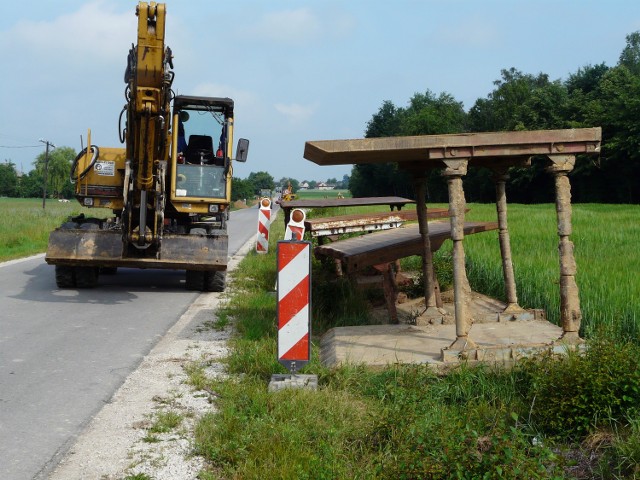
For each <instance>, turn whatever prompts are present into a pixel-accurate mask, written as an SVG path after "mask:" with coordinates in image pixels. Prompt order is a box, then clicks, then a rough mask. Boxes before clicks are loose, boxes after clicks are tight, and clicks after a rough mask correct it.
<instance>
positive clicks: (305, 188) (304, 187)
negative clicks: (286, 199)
mask: <svg viewBox="0 0 640 480" xmlns="http://www.w3.org/2000/svg"><path fill="white" fill-rule="evenodd" d="M308 189H309V183H307V182H302V183H301V184H300V186H299V187H298V190H308Z"/></svg>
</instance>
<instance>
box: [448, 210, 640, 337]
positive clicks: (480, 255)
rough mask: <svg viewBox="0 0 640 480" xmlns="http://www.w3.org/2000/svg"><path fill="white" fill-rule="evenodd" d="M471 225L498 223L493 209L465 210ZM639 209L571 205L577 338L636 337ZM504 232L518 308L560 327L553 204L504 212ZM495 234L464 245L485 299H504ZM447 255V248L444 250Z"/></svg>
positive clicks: (639, 299) (638, 332) (639, 305)
mask: <svg viewBox="0 0 640 480" xmlns="http://www.w3.org/2000/svg"><path fill="white" fill-rule="evenodd" d="M470 207H471V210H470V212H469V214H468V215H467V218H468V219H469V220H482V221H491V220H494V219H495V218H496V214H495V207H494V206H493V205H479V204H473V205H470ZM639 218H640V206H638V205H594V204H578V205H574V206H573V219H572V224H573V233H572V235H571V240H572V241H573V243H574V245H575V257H576V262H577V266H578V274H577V276H576V279H577V283H578V288H579V291H580V304H581V310H582V317H583V319H582V328H581V333H582V334H583V335H586V336H591V335H593V334H594V332H595V331H596V330H599V329H605V330H606V331H608V332H609V334H610V335H613V336H614V337H616V338H635V339H637V338H639V337H640V276H639V275H637V274H636V272H638V271H640V254H638V250H637V248H636V245H637V242H638V240H637V239H638V238H640V222H639V221H638V219H639ZM509 233H510V236H511V248H512V251H513V263H514V270H515V275H516V284H517V290H518V297H519V300H520V303H521V304H522V306H525V307H530V308H534V307H535V308H544V309H545V310H546V312H547V317H548V318H549V319H550V320H551V321H553V322H555V323H558V322H559V320H560V289H559V277H560V273H559V272H560V270H559V259H558V234H557V223H556V214H555V207H554V206H553V205H509ZM497 236H498V235H497V232H490V233H484V234H482V235H471V236H469V237H468V238H466V239H465V252H466V254H467V261H468V264H469V268H468V275H469V280H470V282H471V284H472V286H474V288H478V289H480V290H481V291H483V293H487V294H490V295H493V296H495V297H497V298H503V297H504V291H503V285H504V283H503V280H502V269H501V264H500V248H499V243H498V239H497ZM443 248H446V245H445V246H443Z"/></svg>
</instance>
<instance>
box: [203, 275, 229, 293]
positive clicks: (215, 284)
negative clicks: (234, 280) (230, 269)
mask: <svg viewBox="0 0 640 480" xmlns="http://www.w3.org/2000/svg"><path fill="white" fill-rule="evenodd" d="M226 283H227V272H221V271H217V270H216V271H213V272H205V276H204V287H205V290H206V291H207V292H224V288H225V287H226Z"/></svg>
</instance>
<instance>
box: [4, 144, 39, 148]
mask: <svg viewBox="0 0 640 480" xmlns="http://www.w3.org/2000/svg"><path fill="white" fill-rule="evenodd" d="M36 147H38V148H42V145H16V146H14V145H0V148H36Z"/></svg>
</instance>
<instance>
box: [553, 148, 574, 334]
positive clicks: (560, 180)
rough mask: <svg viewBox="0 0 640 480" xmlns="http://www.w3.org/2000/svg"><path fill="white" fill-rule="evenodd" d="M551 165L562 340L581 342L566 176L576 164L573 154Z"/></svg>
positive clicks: (556, 160) (569, 187) (554, 159)
mask: <svg viewBox="0 0 640 480" xmlns="http://www.w3.org/2000/svg"><path fill="white" fill-rule="evenodd" d="M549 159H550V160H551V162H552V164H551V166H550V167H549V168H548V169H547V170H548V172H549V173H551V174H552V175H553V177H554V181H555V187H556V215H557V219H558V237H559V242H558V253H559V257H560V320H561V323H562V337H560V338H561V340H563V341H566V342H569V343H580V342H582V339H581V338H580V336H579V333H578V332H579V330H580V322H581V320H582V313H581V311H580V297H579V295H578V285H577V283H576V271H577V267H576V261H575V257H574V255H573V242H572V241H571V240H570V239H569V236H570V235H571V233H572V227H571V183H570V182H569V177H568V176H567V174H568V173H569V172H570V171H571V170H573V166H574V165H575V156H574V155H549Z"/></svg>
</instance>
